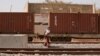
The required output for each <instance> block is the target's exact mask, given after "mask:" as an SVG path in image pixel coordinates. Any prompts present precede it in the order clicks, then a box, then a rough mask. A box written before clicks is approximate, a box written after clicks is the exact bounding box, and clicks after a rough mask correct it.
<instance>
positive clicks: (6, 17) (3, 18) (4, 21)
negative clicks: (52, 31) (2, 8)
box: [0, 13, 34, 34]
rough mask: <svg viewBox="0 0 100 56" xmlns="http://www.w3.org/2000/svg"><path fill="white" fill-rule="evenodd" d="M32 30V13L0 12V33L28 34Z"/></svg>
mask: <svg viewBox="0 0 100 56" xmlns="http://www.w3.org/2000/svg"><path fill="white" fill-rule="evenodd" d="M33 32H34V16H33V14H32V13H0V33H19V34H29V33H33Z"/></svg>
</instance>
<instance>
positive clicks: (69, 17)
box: [50, 13, 98, 34]
mask: <svg viewBox="0 0 100 56" xmlns="http://www.w3.org/2000/svg"><path fill="white" fill-rule="evenodd" d="M50 27H51V33H54V34H64V33H68V34H79V33H84V34H90V33H98V19H97V15H96V14H89V13H84V14H83V13H82V14H81V13H51V14H50Z"/></svg>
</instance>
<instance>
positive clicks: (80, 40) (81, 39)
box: [71, 38, 100, 42]
mask: <svg viewBox="0 0 100 56" xmlns="http://www.w3.org/2000/svg"><path fill="white" fill-rule="evenodd" d="M71 42H100V39H99V38H97V39H96V38H94V39H84V38H80V39H79V38H72V40H71Z"/></svg>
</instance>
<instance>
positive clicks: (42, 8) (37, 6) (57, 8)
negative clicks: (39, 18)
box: [28, 3, 94, 13]
mask: <svg viewBox="0 0 100 56" xmlns="http://www.w3.org/2000/svg"><path fill="white" fill-rule="evenodd" d="M93 7H94V6H93V4H63V5H53V6H52V8H51V6H50V5H49V4H44V3H29V5H28V11H29V12H34V13H48V12H52V13H78V12H81V13H93V11H94V9H93Z"/></svg>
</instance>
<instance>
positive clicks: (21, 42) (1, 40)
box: [0, 34, 28, 48]
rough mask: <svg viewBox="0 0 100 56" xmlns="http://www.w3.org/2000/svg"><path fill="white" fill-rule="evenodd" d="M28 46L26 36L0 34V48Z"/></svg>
mask: <svg viewBox="0 0 100 56" xmlns="http://www.w3.org/2000/svg"><path fill="white" fill-rule="evenodd" d="M27 44H28V36H27V35H25V34H0V48H26V47H27Z"/></svg>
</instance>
